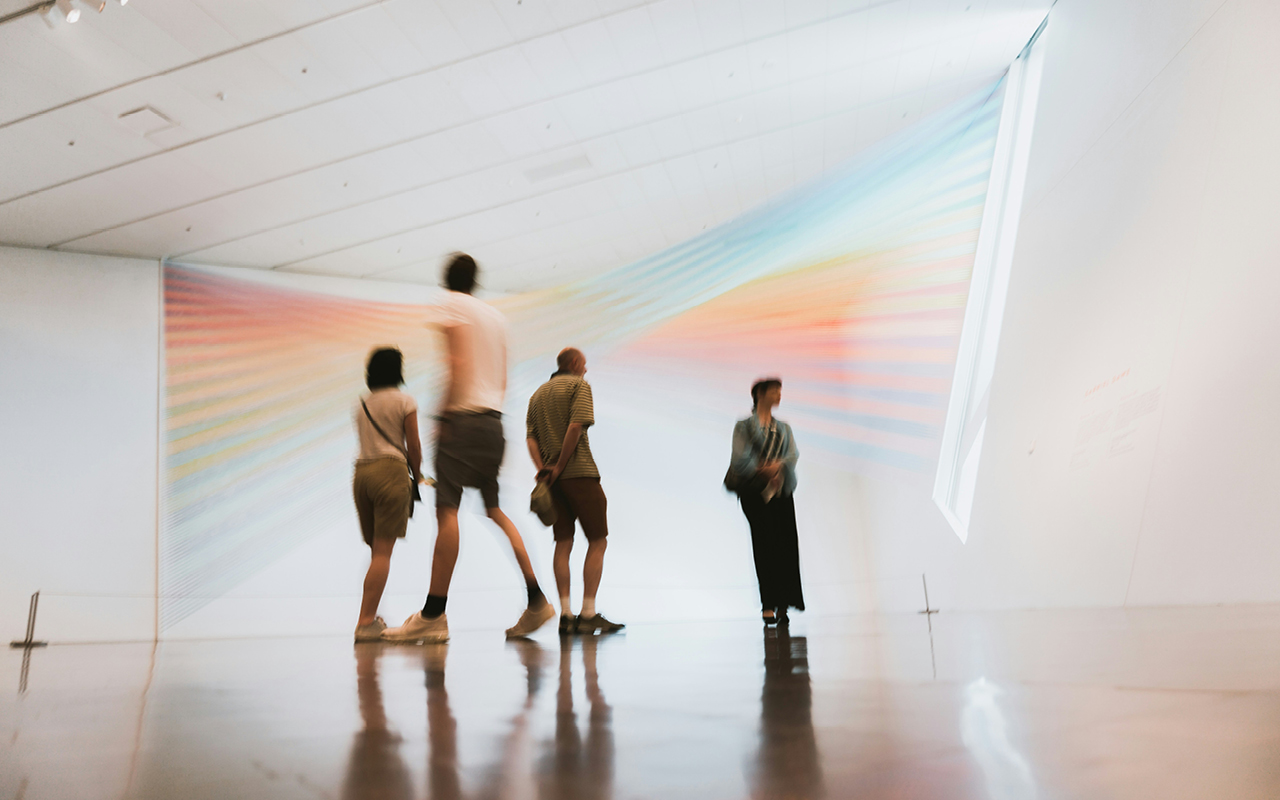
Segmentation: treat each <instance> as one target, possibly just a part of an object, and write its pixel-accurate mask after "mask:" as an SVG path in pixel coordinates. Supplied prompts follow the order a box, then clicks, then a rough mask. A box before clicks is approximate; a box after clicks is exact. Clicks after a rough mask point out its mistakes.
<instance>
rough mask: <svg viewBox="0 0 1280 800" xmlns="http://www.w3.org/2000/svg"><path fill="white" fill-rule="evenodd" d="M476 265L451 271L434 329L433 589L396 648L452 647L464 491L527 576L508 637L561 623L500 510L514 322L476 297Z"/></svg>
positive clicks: (389, 634)
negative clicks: (437, 370) (439, 346)
mask: <svg viewBox="0 0 1280 800" xmlns="http://www.w3.org/2000/svg"><path fill="white" fill-rule="evenodd" d="M477 271H478V269H477V267H476V262H475V259H473V258H472V257H471V256H469V255H465V254H463V253H459V254H457V255H455V256H454V257H453V258H452V259H451V260H450V261H449V263H448V265H447V266H446V267H445V275H444V280H445V288H447V289H448V290H449V291H448V294H447V296H446V298H445V300H444V302H443V303H442V304H441V305H440V306H439V307H438V309H437V311H436V313H435V315H434V316H433V318H432V319H430V320H429V321H428V325H430V326H432V327H437V328H439V329H440V330H442V331H443V332H444V335H445V342H446V349H447V356H446V358H447V364H448V371H449V376H448V383H447V387H446V390H445V395H444V400H443V402H442V403H441V405H440V413H439V414H438V415H437V416H436V421H437V423H438V424H437V426H436V453H435V473H436V474H435V479H436V487H435V488H436V521H437V523H438V526H439V531H438V532H437V534H436V546H435V553H434V554H433V556H432V559H431V587H430V589H429V590H428V593H427V601H426V604H425V605H423V607H422V611H420V612H415V613H414V614H413V615H411V616H410V617H409V618H408V619H406V620H405V621H404V624H403V625H401V626H399V627H397V628H388V629H387V630H386V631H384V632H383V638H384V639H387V640H389V641H398V642H412V641H426V642H444V641H448V639H449V622H448V618H447V617H446V616H445V604H446V602H447V600H448V595H449V583H450V581H452V579H453V568H454V566H455V565H456V564H457V561H458V505H459V503H460V502H461V500H462V490H463V488H464V487H472V488H475V489H479V490H480V495H481V497H482V498H483V500H484V506H485V511H486V513H487V514H488V516H489V519H491V520H493V521H494V523H496V524H497V525H498V527H499V528H501V529H502V532H503V533H504V534H506V537H507V540H508V542H510V544H511V549H512V551H513V552H514V553H515V557H516V563H517V564H518V565H519V567H520V572H521V573H522V574H523V575H524V580H525V587H526V589H527V590H528V598H529V602H528V606H527V608H526V609H525V611H524V612H523V613H522V614H521V615H520V619H519V621H517V622H516V624H515V625H514V626H512V627H511V628H508V629H507V636H508V637H511V636H526V635H528V634H530V633H533V632H534V631H535V630H537V629H538V628H539V627H541V626H542V625H543V624H544V623H546V622H548V621H549V620H550V619H551V618H552V617H554V616H555V613H556V612H555V609H554V608H553V607H552V606H551V604H550V603H548V602H547V598H546V597H545V596H544V595H543V593H542V590H541V589H540V588H539V586H538V579H537V576H535V575H534V572H533V566H532V565H531V564H530V563H529V554H528V553H527V552H526V551H525V547H524V540H523V539H521V538H520V531H519V530H517V529H516V526H515V524H514V523H512V522H511V520H510V519H509V518H508V517H507V515H506V514H504V513H502V509H500V508H499V507H498V470H499V469H500V468H501V466H502V456H503V453H504V451H505V449H506V439H505V438H504V436H503V433H502V411H501V409H502V404H503V400H504V398H505V395H506V391H507V338H508V332H507V321H506V319H505V318H504V317H503V316H502V313H501V312H500V311H498V310H497V309H496V308H494V307H492V306H490V305H489V304H488V303H485V302H483V301H482V300H479V299H477V298H475V297H473V296H472V294H471V293H472V291H473V290H474V289H475V286H476V273H477Z"/></svg>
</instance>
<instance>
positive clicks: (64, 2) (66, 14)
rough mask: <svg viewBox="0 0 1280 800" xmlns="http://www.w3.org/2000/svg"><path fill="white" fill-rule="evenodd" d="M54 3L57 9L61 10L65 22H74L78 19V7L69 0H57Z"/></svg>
mask: <svg viewBox="0 0 1280 800" xmlns="http://www.w3.org/2000/svg"><path fill="white" fill-rule="evenodd" d="M54 5H56V6H57V7H58V11H60V12H62V16H63V18H64V19H66V21H67V22H70V23H73V24H74V23H76V22H79V21H80V9H78V8H76V7H75V6H73V5H71V0H58V2H56V3H54Z"/></svg>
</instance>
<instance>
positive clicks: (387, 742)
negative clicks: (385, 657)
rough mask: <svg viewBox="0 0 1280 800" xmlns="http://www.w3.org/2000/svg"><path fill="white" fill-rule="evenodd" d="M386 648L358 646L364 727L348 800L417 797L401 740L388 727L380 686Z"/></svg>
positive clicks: (345, 790) (354, 749)
mask: <svg viewBox="0 0 1280 800" xmlns="http://www.w3.org/2000/svg"><path fill="white" fill-rule="evenodd" d="M381 654H382V645H381V644H379V643H377V642H371V643H368V644H358V645H356V693H357V695H358V697H359V701H360V717H361V719H362V720H363V722H364V727H363V728H362V729H361V730H360V731H358V732H357V733H356V735H355V739H354V740H353V741H352V743H351V756H350V758H349V760H348V762H347V777H346V781H345V782H344V783H343V786H342V796H343V797H344V798H348V800H364V799H365V798H368V800H374V799H375V798H376V799H377V800H399V798H406V799H407V798H410V797H413V796H414V791H413V780H412V778H411V777H410V776H409V770H408V769H407V768H406V767H405V764H404V761H403V760H402V759H401V757H400V743H401V738H400V736H399V734H397V733H396V732H395V731H393V730H391V729H390V728H389V727H388V726H387V713H386V706H385V705H384V704H383V701H382V687H381V686H380V685H379V682H378V659H379V657H380V656H381Z"/></svg>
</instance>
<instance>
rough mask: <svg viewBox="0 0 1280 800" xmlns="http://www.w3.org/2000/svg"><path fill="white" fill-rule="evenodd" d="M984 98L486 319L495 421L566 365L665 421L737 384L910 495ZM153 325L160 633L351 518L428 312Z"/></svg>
mask: <svg viewBox="0 0 1280 800" xmlns="http://www.w3.org/2000/svg"><path fill="white" fill-rule="evenodd" d="M1001 95H1002V84H1000V83H997V84H996V85H994V86H991V87H988V88H987V89H985V90H983V91H982V92H980V93H977V94H975V95H974V96H972V97H970V98H968V99H966V100H963V101H961V102H958V103H956V104H954V105H952V106H951V107H949V108H948V109H945V110H944V111H942V112H940V113H938V114H936V115H934V116H933V117H931V118H930V119H927V120H925V121H923V122H921V123H919V124H917V125H916V126H914V127H913V128H911V129H908V130H907V131H905V132H903V133H901V134H898V135H896V136H894V137H891V138H890V139H889V140H887V141H885V142H883V143H881V144H880V145H878V146H876V147H874V148H872V149H871V150H869V151H867V152H865V153H863V154H861V155H860V156H858V157H857V158H855V159H854V160H853V161H851V162H850V163H848V164H846V165H844V166H842V167H841V168H839V169H837V170H834V171H832V172H831V173H829V174H827V175H824V176H823V177H821V178H820V179H819V180H817V181H815V182H812V183H810V184H808V185H806V186H802V187H800V188H797V189H795V190H793V191H791V192H789V193H788V194H786V195H785V196H782V197H779V198H775V199H774V200H772V201H771V202H770V203H768V204H766V205H765V206H762V207H759V208H757V209H755V210H753V211H751V212H749V213H747V214H744V215H742V216H741V217H739V218H737V219H735V220H732V221H730V222H728V223H726V224H724V225H721V226H719V227H717V228H715V229H713V230H708V231H706V232H705V233H703V234H701V235H699V236H697V237H695V238H694V239H691V240H689V241H687V242H684V243H682V244H679V245H676V246H674V247H671V248H669V249H667V250H665V251H662V252H660V253H657V254H654V255H652V256H649V257H646V258H644V259H641V260H639V261H637V262H635V263H633V264H630V265H627V266H625V267H621V268H619V269H616V270H613V271H611V272H608V273H605V274H603V275H600V276H597V277H593V278H591V279H588V280H583V281H579V282H575V283H571V284H567V285H564V286H560V287H556V288H553V289H547V290H543V291H536V292H529V293H525V294H521V295H516V296H512V297H505V298H502V299H501V300H498V301H496V303H495V305H497V306H498V307H500V308H501V309H502V310H503V311H504V312H505V313H506V314H507V316H508V319H509V320H510V322H511V326H512V331H513V335H512V353H511V356H512V359H511V361H512V363H511V369H512V372H511V378H512V379H511V383H510V386H509V389H508V404H509V407H508V411H509V412H511V413H517V414H519V415H520V418H521V419H522V418H523V407H524V404H525V402H526V401H527V398H528V396H529V394H530V393H531V392H532V391H533V389H534V388H536V386H537V385H538V384H539V383H540V382H541V381H542V380H544V379H545V376H546V373H547V372H548V369H547V365H548V364H549V363H551V361H552V359H553V358H554V355H555V353H556V352H558V351H559V350H560V348H561V347H563V346H565V345H566V344H573V345H576V346H579V347H582V348H584V349H587V350H588V352H589V353H590V355H591V359H592V363H593V367H592V368H593V371H596V372H597V373H598V372H600V371H603V372H605V373H607V374H608V375H609V376H610V378H611V380H620V381H624V382H625V383H626V385H628V386H629V387H630V391H631V392H633V393H635V394H637V395H639V396H643V395H644V393H646V392H651V393H666V394H669V393H670V391H671V390H672V389H678V391H679V392H680V395H679V396H680V398H681V403H680V404H679V410H675V409H673V411H672V413H684V414H694V415H696V414H698V413H699V409H705V410H708V411H717V412H723V411H724V410H725V409H729V410H732V411H735V412H736V411H737V410H739V409H740V408H741V407H742V406H743V401H742V398H743V396H744V387H746V386H749V385H750V382H751V381H752V380H753V379H755V378H757V377H759V376H761V375H765V374H780V375H782V376H783V377H784V379H785V387H786V388H785V391H786V398H787V399H786V414H785V417H786V419H787V420H788V421H789V422H790V423H791V424H792V425H793V426H794V428H795V430H796V434H797V439H798V440H799V442H800V444H801V447H802V448H803V449H804V451H805V452H806V454H808V455H807V456H806V457H810V456H811V455H813V454H815V453H818V454H820V457H822V458H823V459H825V460H827V461H829V462H831V463H835V464H838V465H841V466H843V467H845V468H847V469H850V470H852V471H858V472H864V473H865V472H881V473H883V472H889V473H893V474H900V475H903V476H908V477H913V476H914V478H916V479H921V478H923V479H925V480H927V479H928V478H929V476H931V474H932V472H933V469H934V467H935V465H936V460H937V453H938V447H939V438H940V436H941V430H942V425H943V422H944V418H945V415H946V404H947V396H948V391H949V389H950V383H951V378H952V371H953V369H954V364H955V352H956V346H957V342H958V339H959V334H960V326H961V322H962V319H963V314H964V305H965V300H966V297H967V293H968V282H969V276H970V272H971V270H972V266H973V258H974V252H975V249H976V244H977V238H978V229H979V226H980V223H981V218H982V210H983V204H984V202H985V199H986V191H987V182H988V175H989V172H990V168H991V159H992V154H993V151H994V147H995V138H996V129H997V125H998V122H999V113H1000V102H1001ZM481 266H482V268H483V264H482V265H481ZM164 302H165V361H166V370H167V383H166V399H165V409H166V421H165V445H166V451H165V452H166V464H165V466H166V479H165V482H164V521H163V525H162V531H161V624H162V627H164V628H168V627H171V626H172V625H174V624H176V623H177V622H180V621H181V620H182V619H184V618H186V617H188V616H190V615H191V614H192V613H194V612H195V611H197V610H198V609H200V608H201V607H203V606H204V605H205V604H207V603H208V602H210V601H211V600H212V599H215V598H217V597H220V596H223V595H224V594H225V593H226V592H228V591H229V590H230V589H232V588H233V587H235V586H236V585H238V584H239V583H241V582H243V581H244V580H245V579H246V578H247V577H249V576H250V575H252V574H254V573H255V572H257V571H259V570H260V569H262V568H263V567H265V566H266V565H268V564H270V563H272V562H273V561H274V560H276V559H278V558H280V557H281V556H282V555H283V554H285V553H287V552H288V551H289V550H291V549H292V548H294V547H296V546H297V545H298V544H300V543H301V542H304V541H306V540H307V538H308V537H310V536H314V535H315V534H316V532H317V531H318V530H322V529H323V527H324V526H325V525H326V524H331V521H332V520H334V519H345V518H346V516H345V515H348V514H349V513H350V512H349V508H348V507H349V506H350V505H351V500H350V489H349V481H350V471H351V461H352V458H353V453H354V449H355V440H354V433H353V429H352V419H351V414H352V407H353V404H354V403H355V400H356V398H357V396H358V395H359V393H360V391H361V390H362V389H363V366H364V359H365V358H366V356H367V355H368V353H369V351H370V350H371V349H372V348H373V347H374V346H376V345H379V344H386V343H393V344H397V345H399V346H400V347H401V348H402V349H403V350H404V351H405V356H406V370H405V371H406V376H407V377H409V379H410V383H409V386H408V387H407V391H409V392H410V393H411V394H413V396H414V397H415V398H417V400H418V402H419V405H420V406H423V407H429V402H430V399H429V398H431V397H433V396H434V395H435V392H436V391H437V379H438V375H439V364H438V353H437V352H436V348H437V346H438V345H437V343H436V341H435V339H434V338H433V337H432V336H431V335H430V333H429V332H428V331H427V330H426V329H425V328H424V326H423V320H424V318H425V317H426V314H427V307H426V306H424V305H412V304H398V303H387V302H371V301H368V300H358V299H351V298H344V297H340V296H335V295H330V294H322V293H318V292H309V291H299V290H296V289H292V288H286V287H282V286H279V285H271V284H267V283H263V282H261V281H254V280H243V279H238V278H235V277H231V276H229V275H228V274H227V271H225V270H209V269H203V268H200V267H185V266H174V265H170V266H167V267H166V269H165V299H164ZM510 449H511V448H509V450H510Z"/></svg>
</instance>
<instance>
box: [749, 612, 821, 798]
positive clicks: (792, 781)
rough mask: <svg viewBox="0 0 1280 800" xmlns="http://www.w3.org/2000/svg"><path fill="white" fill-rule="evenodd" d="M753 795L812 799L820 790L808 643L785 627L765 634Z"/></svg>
mask: <svg viewBox="0 0 1280 800" xmlns="http://www.w3.org/2000/svg"><path fill="white" fill-rule="evenodd" d="M753 772H754V774H753V787H752V792H751V796H752V797H753V798H789V799H792V798H795V799H799V798H814V797H821V796H822V794H823V783H822V766H821V764H820V763H819V755H818V744H817V740H816V738H815V736H814V732H813V688H812V686H811V685H810V683H809V652H808V643H807V642H806V641H805V637H803V636H792V635H791V634H790V632H789V631H788V629H787V628H786V626H779V627H777V628H766V629H765V632H764V688H763V689H762V690H761V692H760V749H759V752H758V753H757V754H756V759H755V764H754V768H753Z"/></svg>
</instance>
